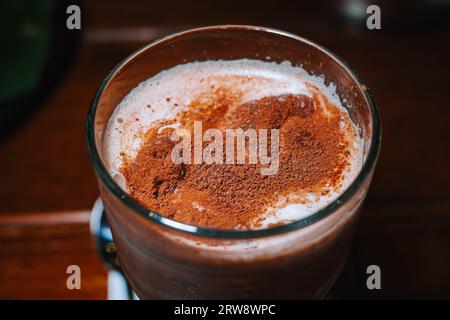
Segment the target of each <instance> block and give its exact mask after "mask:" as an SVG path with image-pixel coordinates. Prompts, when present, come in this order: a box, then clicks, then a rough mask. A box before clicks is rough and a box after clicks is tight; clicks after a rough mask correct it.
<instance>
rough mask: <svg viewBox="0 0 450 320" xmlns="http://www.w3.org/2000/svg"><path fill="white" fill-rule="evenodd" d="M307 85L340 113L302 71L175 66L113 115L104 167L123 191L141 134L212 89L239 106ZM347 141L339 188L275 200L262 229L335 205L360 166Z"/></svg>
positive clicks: (256, 64) (258, 64)
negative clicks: (125, 162) (127, 162)
mask: <svg viewBox="0 0 450 320" xmlns="http://www.w3.org/2000/svg"><path fill="white" fill-rule="evenodd" d="M306 83H309V84H312V85H314V86H315V87H317V88H318V89H319V90H320V92H321V93H322V94H324V95H325V96H326V97H327V98H328V100H329V101H330V102H332V103H333V104H335V105H336V106H338V107H340V108H342V110H344V111H345V108H344V107H343V106H342V104H341V102H340V100H339V98H338V96H337V94H336V91H335V86H334V85H333V84H330V85H329V86H327V85H325V83H324V78H323V77H317V76H311V75H309V74H308V73H307V72H306V71H305V70H304V69H303V68H301V67H294V66H292V65H291V64H290V63H289V62H284V63H281V64H278V63H275V62H265V61H259V60H248V59H241V60H231V61H207V62H194V63H188V64H183V65H178V66H176V67H174V68H172V69H169V70H166V71H163V72H161V73H159V74H157V75H156V76H154V77H152V78H150V79H148V80H146V81H144V82H142V83H140V84H139V85H138V86H137V87H136V88H134V89H133V90H132V91H131V92H130V93H129V94H128V95H127V96H126V97H125V98H124V99H123V100H122V101H121V102H120V104H119V105H118V106H117V107H116V109H115V110H114V112H113V114H112V116H111V118H110V120H109V123H108V126H107V128H106V131H105V136H104V139H105V140H104V153H105V155H104V158H105V160H106V166H107V168H108V170H109V172H110V174H111V175H112V176H113V177H116V180H117V181H118V182H119V183H120V184H121V186H122V187H123V188H124V189H125V190H126V189H127V187H126V183H125V180H124V179H123V178H122V177H121V174H120V167H121V165H122V156H121V154H125V155H126V156H127V157H128V158H130V159H134V157H135V156H136V154H137V151H138V150H139V147H140V146H141V143H142V141H141V133H143V132H146V131H147V130H148V129H150V128H151V127H152V126H154V125H155V124H156V122H157V121H160V120H170V119H173V118H174V117H175V116H176V114H177V113H178V112H179V111H183V110H185V109H186V108H187V106H189V104H190V103H191V102H192V101H193V100H194V99H196V98H198V97H199V96H200V95H201V94H202V93H205V92H208V91H211V88H212V87H214V88H217V87H226V88H228V89H230V90H236V88H238V89H239V92H240V94H241V95H242V97H241V100H240V101H239V103H244V102H247V101H251V100H255V99H260V98H263V97H266V96H277V95H281V94H304V95H307V96H310V95H311V88H310V87H308V86H307V85H306ZM345 115H347V112H346V111H345ZM347 116H348V115H347ZM136 119H138V120H136ZM343 123H346V122H345V121H344V122H343ZM354 130H356V129H355V128H354ZM352 140H354V148H353V149H354V150H352V152H351V154H352V157H351V159H350V160H351V161H350V165H349V167H348V170H347V172H346V173H345V178H344V180H343V183H342V185H341V186H340V187H339V188H337V189H336V190H334V192H331V193H330V194H328V195H327V196H320V197H319V196H316V195H311V196H310V201H307V202H306V203H289V204H283V202H284V199H283V198H280V201H279V203H278V205H277V206H275V207H276V208H268V209H267V211H266V212H265V214H266V216H267V218H266V219H265V220H264V222H263V223H262V225H261V227H262V228H264V227H267V226H268V225H270V224H273V223H280V222H281V223H287V222H290V221H295V220H298V219H301V218H303V217H306V216H308V215H311V214H313V213H314V212H317V210H319V209H320V208H323V207H325V206H326V205H328V204H329V203H330V202H332V201H333V200H335V199H336V198H337V197H338V196H339V194H341V193H342V192H343V190H344V189H346V188H347V187H348V185H349V184H350V183H351V182H352V181H353V180H354V178H355V176H356V175H357V173H358V172H359V170H360V168H361V165H362V145H361V142H360V141H359V139H355V138H354V137H352ZM292 197H295V195H290V198H291V200H292Z"/></svg>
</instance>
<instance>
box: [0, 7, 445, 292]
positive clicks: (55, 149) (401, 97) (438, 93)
mask: <svg viewBox="0 0 450 320" xmlns="http://www.w3.org/2000/svg"><path fill="white" fill-rule="evenodd" d="M70 4H77V5H79V6H80V8H81V30H68V29H67V28H66V19H67V17H68V14H66V8H67V6H69V5H70ZM369 4H377V5H379V6H380V8H381V30H368V29H367V28H366V26H365V23H366V19H367V16H368V15H367V14H366V11H365V9H366V7H367V6H368V5H369ZM214 24H253V25H261V26H267V27H275V28H279V29H282V30H286V31H290V32H293V33H296V34H298V35H301V36H303V37H305V38H308V39H311V40H313V41H314V42H317V43H319V44H321V45H323V46H325V47H327V48H328V49H330V50H331V51H333V52H335V53H336V54H337V55H339V56H340V57H342V58H343V59H344V60H345V61H347V62H348V63H349V64H350V66H351V67H352V68H353V69H354V70H356V71H357V72H358V73H359V74H360V76H361V77H362V78H363V79H364V80H365V81H366V82H367V84H368V85H369V87H370V89H371V90H372V92H373V94H374V96H375V100H376V101H377V104H378V106H379V109H380V112H381V118H382V125H383V143H382V149H381V155H380V158H379V161H378V166H377V169H376V172H375V176H374V179H373V183H372V186H371V189H370V191H369V195H368V197H367V201H366V204H365V207H364V209H363V212H362V215H361V219H360V223H359V226H358V229H357V233H356V236H355V241H354V244H353V248H352V254H351V259H350V262H349V264H350V265H349V266H348V267H347V269H346V272H345V273H344V275H343V277H342V278H341V279H340V280H339V282H338V288H336V292H337V293H336V296H341V297H343V298H370V299H380V298H450V273H449V270H450V170H449V164H450V1H447V0H414V1H387V0H386V1H375V0H374V1H364V0H340V1H338V0H334V1H332V0H329V1H285V0H277V1H267V0H259V1H256V0H248V1H234V0H216V1H205V0H197V1H183V0H167V1H152V0H150V1H144V0H128V1H107V0H90V1H65V0H53V1H52V0H34V1H25V0H15V1H7V0H4V1H2V3H1V5H0V33H1V39H2V42H3V44H2V46H1V50H0V61H1V62H0V63H1V67H0V181H1V182H0V298H2V299H14V298H37V299H71V298H78V299H79V298H81V299H103V298H105V297H106V287H107V280H106V272H105V270H104V268H103V267H102V265H101V263H100V261H99V259H98V257H97V255H96V252H95V249H94V246H93V245H92V242H91V239H90V237H89V226H88V223H89V215H90V208H91V207H92V205H93V203H94V201H95V199H96V198H97V196H98V190H97V185H96V181H95V177H94V173H93V170H92V169H91V166H90V163H89V160H88V156H87V152H86V148H85V141H84V124H85V117H86V112H87V109H88V106H89V104H90V102H91V99H92V97H93V95H94V93H95V91H96V89H97V87H98V85H99V84H100V82H101V80H102V79H103V78H104V77H105V76H106V74H107V73H108V72H109V71H110V70H111V69H112V68H113V67H114V65H116V64H117V63H118V62H120V61H121V60H122V59H123V58H125V57H126V56H127V55H128V54H130V53H131V52H132V51H134V50H136V49H138V48H139V47H142V46H143V45H145V44H147V43H148V42H150V41H152V40H154V39H156V38H158V37H161V36H163V35H166V34H169V33H172V32H176V31H181V30H183V29H187V28H191V27H197V26H205V25H214ZM70 264H77V265H79V266H80V267H81V269H82V290H71V291H70V290H67V288H66V277H67V275H66V267H67V266H68V265H70ZM371 264H376V265H379V266H380V268H381V272H382V289H381V290H374V291H369V290H367V288H366V287H365V279H366V278H367V275H366V272H365V271H366V267H367V266H368V265H371Z"/></svg>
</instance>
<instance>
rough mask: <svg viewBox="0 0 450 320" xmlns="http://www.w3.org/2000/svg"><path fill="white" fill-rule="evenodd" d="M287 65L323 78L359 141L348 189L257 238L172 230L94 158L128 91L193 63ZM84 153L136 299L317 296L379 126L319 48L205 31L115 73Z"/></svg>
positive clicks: (240, 31)
mask: <svg viewBox="0 0 450 320" xmlns="http://www.w3.org/2000/svg"><path fill="white" fill-rule="evenodd" d="M267 57H270V60H271V61H276V62H283V61H286V60H287V61H290V62H291V63H292V64H293V65H302V67H303V68H304V69H305V70H307V71H308V72H309V73H311V74H318V75H323V76H324V77H325V81H326V83H329V82H332V83H334V84H335V85H336V91H337V93H338V95H339V97H340V99H341V101H343V102H344V106H345V107H346V108H347V109H348V111H349V114H350V117H351V118H352V120H353V121H354V123H355V124H356V125H357V127H358V130H359V134H360V135H361V137H362V139H363V141H364V155H363V161H364V163H363V165H362V168H361V171H360V173H359V174H358V175H357V177H356V178H355V180H354V181H353V182H352V184H351V185H350V186H349V187H348V188H347V189H346V190H345V191H344V192H343V193H342V194H341V195H340V196H339V197H338V198H337V199H336V200H335V201H333V202H332V203H330V204H329V205H327V206H326V207H324V208H322V209H321V210H319V211H317V212H316V213H314V214H312V215H310V216H308V217H306V218H303V219H300V220H298V221H295V222H291V223H288V224H285V225H278V226H275V227H272V228H268V229H261V230H217V229H209V228H203V227H197V226H193V225H188V224H184V223H180V222H177V221H174V220H171V219H168V218H165V217H163V216H161V215H159V214H158V213H157V212H154V211H152V210H151V208H146V207H144V206H142V205H141V204H140V203H138V202H137V201H136V200H134V199H133V198H131V197H130V196H129V195H128V194H127V193H126V192H125V191H124V190H122V189H121V188H120V187H119V185H118V184H117V183H116V182H115V180H114V179H113V177H111V176H110V174H109V173H108V172H107V170H106V168H105V166H104V164H103V160H102V147H103V134H104V132H105V128H106V125H107V123H108V120H109V117H110V116H111V114H112V112H113V110H114V108H115V107H116V106H117V105H118V103H119V102H120V101H121V99H122V98H123V97H125V96H126V95H127V94H128V93H129V92H130V90H131V89H133V88H134V87H136V86H137V85H138V84H139V83H140V82H142V81H143V80H146V79H148V78H150V77H151V76H154V75H156V74H157V73H159V72H161V71H163V70H166V69H169V68H171V67H174V66H176V65H178V64H183V63H187V62H192V61H204V60H219V59H221V60H230V59H242V58H248V59H266V58H267ZM86 134H87V145H88V150H89V155H90V158H91V161H92V163H93V166H94V169H95V172H96V175H97V178H98V184H99V187H100V194H101V198H102V200H103V203H104V206H105V210H106V216H107V219H108V222H109V224H110V227H111V232H112V235H113V238H114V243H115V245H116V248H117V254H118V257H119V261H120V265H121V268H122V269H123V272H124V273H125V276H126V277H127V279H128V280H129V282H130V284H131V286H132V288H133V290H134V291H135V292H136V294H137V295H138V296H139V297H140V298H141V299H155V298H156V299H177V298H185V299H197V298H198V299H202V298H203V299H216V298H217V299H239V298H272V299H282V298H285V299H303V298H306V299H314V298H323V297H325V295H326V294H327V292H328V290H329V289H330V288H331V286H332V285H333V283H334V281H335V280H336V278H337V277H338V275H339V273H340V271H341V269H342V267H343V265H344V262H345V260H346V257H347V255H348V252H349V248H350V244H351V241H352V237H353V233H354V229H355V224H356V221H357V217H358V212H359V210H360V208H361V205H362V202H363V200H364V198H365V196H366V193H367V190H368V187H369V184H370V181H371V178H372V175H373V171H374V167H375V163H376V160H377V157H378V153H379V148H380V142H381V128H380V120H379V116H378V110H377V107H376V105H375V102H374V100H373V98H372V96H371V94H370V92H369V91H368V90H367V88H366V87H365V86H364V85H363V84H362V83H361V81H360V80H359V79H358V77H357V76H356V75H355V73H354V72H353V71H352V70H351V69H350V68H349V67H348V66H347V65H346V64H345V63H344V62H342V60H340V59H339V58H337V57H336V56H335V55H334V54H332V53H330V52H329V51H328V50H326V49H324V48H322V47H321V46H319V45H316V44H314V43H312V42H311V41H308V40H306V39H303V38H300V37H298V36H296V35H293V34H289V33H286V32H282V31H279V30H274V29H268V28H261V27H252V26H233V25H227V26H213V27H205V28H198V29H193V30H188V31H184V32H180V33H177V34H173V35H170V36H168V37H165V38H162V39H160V40H157V41H154V42H152V43H150V44H149V45H147V46H145V47H143V48H142V49H140V50H138V51H136V52H135V53H133V54H132V55H131V56H129V57H128V58H126V59H125V60H124V61H122V62H121V63H120V64H119V65H118V66H116V67H115V68H114V69H113V70H112V71H111V72H110V74H109V75H108V76H107V77H106V79H105V80H104V81H103V83H102V84H101V86H100V88H99V89H98V91H97V93H96V95H95V97H94V100H93V103H92V105H91V108H90V110H89V113H88V118H87V126H86Z"/></svg>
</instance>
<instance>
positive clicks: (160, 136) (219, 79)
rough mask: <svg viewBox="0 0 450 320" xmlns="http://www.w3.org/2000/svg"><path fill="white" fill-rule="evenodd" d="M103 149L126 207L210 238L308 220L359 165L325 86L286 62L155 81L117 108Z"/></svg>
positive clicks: (356, 146)
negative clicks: (133, 203)
mask: <svg viewBox="0 0 450 320" xmlns="http://www.w3.org/2000/svg"><path fill="white" fill-rule="evenodd" d="M239 130H240V131H239ZM264 133H265V134H264ZM233 134H234V135H233ZM240 134H241V135H240ZM242 134H243V135H242ZM199 137H200V140H199V139H198V138H199ZM242 137H244V138H242ZM240 138H242V139H241V140H239V139H240ZM104 139H105V141H104V142H105V143H104V149H103V153H104V154H103V155H104V159H105V162H106V163H105V164H106V166H107V169H108V171H109V172H110V174H111V175H112V176H113V177H114V179H115V180H116V181H117V182H118V183H119V185H120V186H121V187H122V188H123V189H124V190H125V191H127V192H128V193H129V194H130V195H131V196H132V197H134V198H135V199H136V200H138V201H139V202H141V203H142V204H143V205H144V206H146V207H148V208H149V209H151V210H152V211H154V212H157V213H159V214H161V215H163V216H166V217H169V218H172V219H175V220H177V221H181V222H184V223H189V224H192V225H197V226H204V227H210V228H217V229H259V228H267V227H270V226H273V225H277V224H284V223H289V222H292V221H295V220H298V219H301V218H303V217H306V216H309V215H311V214H313V213H314V212H317V210H319V209H320V208H323V207H324V206H326V205H327V204H329V203H331V202H332V201H334V200H335V199H336V198H337V197H338V196H339V195H340V194H341V193H342V192H343V191H344V190H345V189H346V188H347V187H348V186H349V185H350V184H351V182H352V181H353V180H354V178H355V177H356V175H357V174H358V172H359V170H360V168H361V165H362V142H361V139H360V137H359V133H358V130H357V128H356V126H355V125H354V124H353V122H352V121H351V119H350V117H349V115H348V113H347V111H346V109H345V108H344V107H343V106H342V103H341V102H340V100H339V98H338V97H337V95H336V93H335V88H334V86H333V84H330V85H328V86H327V85H325V83H324V79H323V78H322V77H320V76H311V75H309V74H308V73H307V72H306V71H305V70H304V69H302V68H301V67H295V66H292V65H291V64H290V63H288V62H284V63H281V64H278V63H275V62H264V61H259V60H248V59H242V60H231V61H206V62H195V63H188V64H184V65H178V66H176V67H174V68H172V69H169V70H166V71H164V72H161V73H159V74H158V75H156V76H154V77H152V78H150V79H148V80H146V81H144V82H142V83H141V84H139V85H138V86H137V87H136V88H134V89H133V90H132V91H131V92H130V93H129V94H128V95H127V96H126V97H125V98H124V99H123V100H122V101H121V102H120V103H119V105H118V106H117V107H116V109H115V111H114V113H113V114H112V116H111V118H110V120H109V123H108V126H107V128H106V132H105V136H104ZM252 139H254V140H252ZM239 141H240V142H241V144H239ZM251 141H254V142H255V144H252V142H251ZM230 145H231V147H230ZM276 146H278V147H276ZM255 150H256V153H252V151H255ZM180 151H181V152H180ZM229 154H231V155H232V156H230V157H228V155H229ZM177 155H178V156H179V155H182V156H183V157H182V160H185V161H181V162H180V159H179V157H178V158H177V157H176V156H177ZM187 155H189V156H187ZM239 155H241V156H242V157H241V158H239ZM239 159H240V160H241V161H240V162H239ZM220 160H222V161H220Z"/></svg>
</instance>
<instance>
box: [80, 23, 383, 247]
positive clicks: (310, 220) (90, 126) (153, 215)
mask: <svg viewBox="0 0 450 320" xmlns="http://www.w3.org/2000/svg"><path fill="white" fill-rule="evenodd" d="M221 30H222V31H226V30H235V31H260V32H265V33H271V34H275V35H279V36H283V37H289V38H291V39H294V40H296V41H300V42H303V43H306V44H307V45H310V46H312V47H314V48H315V49H318V50H320V51H322V52H323V53H324V54H326V55H327V56H329V57H330V58H332V59H333V60H334V61H335V62H336V63H338V65H340V66H341V67H342V68H343V69H344V70H345V72H346V73H347V74H348V75H350V77H351V78H352V79H353V80H354V81H355V83H357V84H358V87H359V89H360V90H361V92H362V94H363V96H364V99H365V101H366V103H367V105H368V106H369V109H370V114H371V120H372V127H371V133H372V136H371V139H370V148H369V152H368V154H367V157H366V159H365V161H364V163H363V165H362V167H361V169H360V171H359V173H358V175H357V176H356V178H354V180H353V181H352V183H351V184H350V185H349V186H348V187H347V188H346V189H345V191H344V192H342V193H341V194H340V195H339V197H337V198H336V199H335V200H333V201H332V202H331V203H329V204H328V205H326V206H325V207H323V208H321V209H320V210H318V211H316V212H315V213H313V214H311V215H309V216H307V217H304V218H301V219H299V220H296V221H293V222H289V223H286V224H283V225H278V226H274V227H270V228H265V229H253V230H252V229H245V230H238V229H214V228H206V227H199V226H194V225H190V224H187V223H182V222H179V221H176V220H173V219H170V218H166V217H164V216H162V215H160V214H158V213H157V212H155V211H152V210H151V209H149V208H147V207H145V206H143V205H141V204H140V203H139V202H138V201H137V200H135V199H134V198H132V197H131V196H129V195H128V194H127V193H126V192H125V191H124V190H122V188H121V187H120V186H119V185H118V184H117V183H116V182H115V181H114V179H113V178H112V176H111V175H110V174H109V172H108V171H107V169H106V167H105V166H104V164H103V162H102V160H101V158H100V155H99V152H98V150H97V146H96V141H95V130H94V129H95V114H96V111H97V105H98V102H99V100H100V97H101V95H102V93H103V90H104V89H105V88H106V86H107V85H108V84H109V82H110V81H111V80H112V79H113V78H114V76H115V75H116V74H117V73H118V72H120V70H121V69H122V67H123V66H125V65H126V64H127V63H129V62H130V61H132V60H133V59H134V58H136V57H138V56H139V55H140V54H141V53H143V52H144V51H146V50H148V49H151V48H152V47H157V46H159V45H161V44H164V43H166V42H168V41H172V40H175V39H178V38H181V37H184V36H187V35H191V34H195V33H201V32H208V31H210V32H211V31H221ZM361 86H363V80H362V79H361V78H360V77H359V76H358V75H357V74H356V72H354V71H353V70H352V69H351V68H350V67H349V66H348V64H347V63H346V62H344V61H343V60H342V59H341V58H340V57H338V56H337V55H336V54H334V53H333V52H331V51H329V50H328V49H325V48H324V47H322V46H320V45H318V44H316V43H314V42H312V41H310V40H308V39H305V38H303V37H300V36H297V35H295V34H292V33H289V32H286V31H281V30H278V29H273V28H266V27H257V26H249V25H217V26H208V27H200V28H194V29H189V30H185V31H181V32H176V33H172V34H169V35H167V36H164V37H161V38H158V39H156V40H154V41H152V42H150V43H149V44H147V45H145V46H143V47H141V48H140V49H138V50H136V51H134V52H133V53H131V54H130V55H129V56H128V57H126V58H125V59H123V60H122V61H121V62H119V63H118V64H117V65H116V66H115V67H114V68H113V69H112V70H111V71H110V72H109V74H108V75H107V76H106V77H105V79H104V80H103V81H102V83H101V84H100V86H99V88H98V89H97V91H96V93H95V95H94V98H93V101H92V103H91V105H90V108H89V110H88V114H87V121H86V127H85V130H86V131H85V134H86V143H87V148H88V153H89V157H90V160H91V162H92V164H93V166H94V170H95V172H96V173H97V175H98V176H99V177H100V179H101V181H102V182H103V183H104V184H105V185H106V186H107V188H108V189H109V191H111V192H112V193H113V195H114V196H115V197H117V199H118V200H119V201H121V202H123V203H124V204H125V205H127V206H128V207H129V208H130V209H131V210H132V211H133V212H135V213H137V214H139V215H140V216H142V217H144V218H146V219H147V220H149V221H150V222H153V223H157V224H159V225H161V226H163V227H168V228H170V229H175V230H178V231H181V232H184V233H188V234H191V235H196V236H202V237H209V238H222V239H251V238H259V237H266V236H272V235H277V234H282V233H286V232H289V231H294V230H297V229H300V228H303V227H306V226H309V225H312V224H314V223H316V222H318V221H320V220H322V219H323V218H325V217H327V216H329V215H330V214H332V213H333V212H335V211H336V210H338V209H339V208H340V207H342V206H343V205H344V204H345V203H346V202H347V201H348V200H349V199H350V198H351V197H352V196H353V195H354V194H355V192H356V191H357V190H358V189H359V187H360V186H361V185H362V183H363V182H364V181H365V180H366V178H368V176H369V175H370V173H371V171H372V168H373V167H374V166H375V163H376V160H377V158H378V154H379V150H380V145H381V124H380V117H379V112H378V107H377V105H376V103H375V100H374V98H373V95H372V93H371V92H370V90H369V89H368V87H367V86H365V87H366V88H365V89H364V90H362V89H361Z"/></svg>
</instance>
